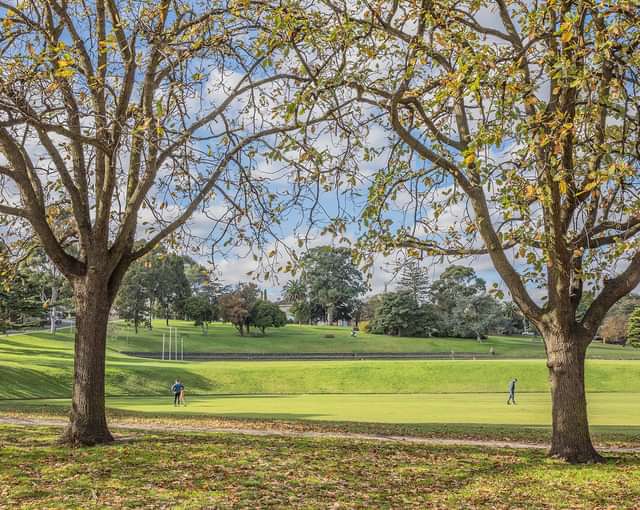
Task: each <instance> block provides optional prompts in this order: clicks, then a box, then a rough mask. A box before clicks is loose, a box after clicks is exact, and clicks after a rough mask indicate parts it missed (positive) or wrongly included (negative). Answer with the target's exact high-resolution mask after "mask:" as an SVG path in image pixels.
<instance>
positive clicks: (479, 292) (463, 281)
mask: <svg viewBox="0 0 640 510" xmlns="http://www.w3.org/2000/svg"><path fill="white" fill-rule="evenodd" d="M429 295H430V301H431V303H433V305H434V308H435V310H436V316H437V327H436V328H435V329H436V332H437V334H438V335H439V336H452V337H462V338H473V337H475V338H477V339H478V340H481V339H482V338H483V337H484V336H485V335H486V334H487V333H489V331H490V330H492V329H495V328H496V327H497V326H498V324H499V323H500V321H501V320H502V319H503V317H504V316H503V313H502V309H501V307H500V304H499V303H498V302H497V301H496V299H495V298H494V297H493V296H491V295H489V294H488V293H487V292H486V284H485V281H484V280H483V279H482V278H479V277H478V276H477V275H476V272H475V271H474V270H473V269H472V268H470V267H464V266H449V267H448V268H447V269H445V270H444V272H443V273H442V274H441V275H440V277H439V278H438V279H437V280H436V281H435V282H433V285H431V287H430V289H429Z"/></svg>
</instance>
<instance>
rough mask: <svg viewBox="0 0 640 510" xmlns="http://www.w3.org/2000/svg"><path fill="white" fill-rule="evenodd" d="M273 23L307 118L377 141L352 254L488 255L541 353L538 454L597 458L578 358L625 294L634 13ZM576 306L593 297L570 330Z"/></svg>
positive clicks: (630, 278) (639, 67)
mask: <svg viewBox="0 0 640 510" xmlns="http://www.w3.org/2000/svg"><path fill="white" fill-rule="evenodd" d="M273 7H274V11H273V12H274V14H273V16H272V21H273V29H274V34H275V35H274V37H280V38H282V37H283V35H282V34H283V33H289V34H295V37H292V38H291V42H290V44H291V46H292V48H293V49H294V50H295V51H297V52H298V53H299V54H302V55H304V56H305V57H306V60H307V65H306V66H305V67H304V69H305V70H306V71H307V73H308V75H309V76H310V77H312V78H313V80H314V83H315V84H317V86H318V88H320V87H321V86H322V85H323V84H325V83H328V82H330V83H332V84H334V85H335V88H334V91H333V92H332V94H326V93H322V92H318V94H316V95H313V96H311V97H312V102H313V104H314V105H318V104H320V103H321V102H323V101H325V102H327V103H331V102H333V101H335V98H336V97H353V98H355V99H356V100H357V102H358V103H359V104H360V107H359V108H355V107H354V108H352V109H351V113H352V114H353V116H354V120H355V121H354V123H353V125H352V128H353V133H355V134H362V133H363V132H365V129H366V127H369V128H370V129H372V130H373V129H379V128H382V129H388V130H390V132H392V133H393V136H391V137H389V143H388V144H387V147H385V148H381V147H380V144H379V141H378V144H377V146H374V147H373V148H368V149H367V150H366V151H365V156H366V155H371V153H372V151H373V156H374V157H375V155H376V154H380V153H381V151H384V152H385V156H386V158H387V159H388V164H386V165H385V167H384V168H383V169H381V170H380V171H379V172H377V174H375V175H374V176H373V177H372V178H371V181H372V182H373V185H372V186H370V188H369V195H368V198H369V200H368V207H367V208H366V210H365V212H364V221H365V224H366V225H368V226H369V227H370V230H369V236H368V237H367V238H366V239H365V240H364V241H365V242H364V243H363V244H365V245H366V246H367V248H368V249H371V248H374V249H375V250H377V251H379V250H381V251H390V250H393V249H396V248H398V247H403V248H405V249H409V250H411V251H412V253H415V254H416V255H420V254H423V255H427V256H429V255H433V256H471V255H479V254H487V255H488V258H489V259H490V261H491V263H492V264H493V267H494V268H495V269H496V271H497V272H498V273H499V275H500V276H501V278H502V280H503V282H504V284H505V285H506V287H507V289H508V291H509V292H510V294H511V297H512V299H513V301H514V302H515V303H516V304H517V305H518V306H519V307H520V309H521V310H522V311H523V313H524V314H525V316H526V317H527V318H528V319H529V320H530V321H531V322H532V323H533V324H534V325H535V327H536V328H537V329H538V330H539V331H540V332H541V334H542V335H543V337H544V342H545V346H546V352H547V366H548V369H549V379H550V383H551V396H552V401H553V405H552V423H553V433H552V440H551V450H550V453H551V454H552V455H555V456H558V457H561V458H563V459H567V460H569V461H573V462H589V461H598V460H600V459H601V457H600V455H598V453H597V452H596V451H595V449H594V447H593V445H592V442H591V437H590V433H589V426H588V419H587V399H586V395H585V385H584V361H585V356H586V351H587V347H588V345H589V344H590V342H591V341H592V339H593V337H594V335H595V333H596V331H597V330H598V327H599V326H600V324H601V322H602V320H603V318H604V317H605V315H606V313H607V310H608V309H609V308H611V307H612V306H613V305H614V304H615V302H616V301H618V300H619V299H620V298H621V297H622V296H624V295H625V294H627V293H629V292H630V291H631V290H632V289H634V288H635V287H636V286H637V285H638V283H640V250H639V249H638V241H639V238H638V233H639V232H640V214H639V213H638V206H639V205H640V204H639V199H638V184H639V183H638V166H639V162H640V153H639V152H640V151H639V148H640V136H639V134H640V121H639V120H638V119H639V118H640V115H639V112H640V110H639V106H640V105H639V103H640V94H639V93H638V92H639V90H638V87H639V85H640V83H638V80H639V76H640V51H639V47H640V31H638V29H637V27H638V24H639V23H640V12H639V10H638V6H637V2H636V1H635V0H619V1H616V2H593V1H591V0H575V1H570V0H553V1H552V0H541V1H539V2H533V3H532V2H521V1H517V0H491V1H489V0H462V1H460V0H455V1H454V0H443V1H438V2H432V1H426V0H425V1H409V0H400V1H394V2H369V1H365V0H355V1H353V2H343V1H340V0H314V1H311V0H299V1H298V2H292V3H288V4H287V5H286V7H283V6H281V4H279V5H278V6H276V5H274V6H273ZM338 89H339V92H338V91H337V90H338ZM310 102H311V100H310V101H299V103H298V107H299V108H308V106H309V103H310ZM378 140H379V139H378ZM351 147H357V146H356V145H355V144H353V143H352V145H351ZM376 149H378V150H377V152H376ZM365 159H367V158H365ZM368 159H371V158H368ZM364 177H366V178H369V175H368V174H365V175H364ZM403 211H404V212H403ZM534 287H540V288H541V289H543V290H544V291H546V297H545V299H544V300H539V299H536V298H535V295H534V294H533V293H532V292H531V289H532V288H534ZM587 291H589V292H593V293H594V295H595V297H594V299H593V302H592V303H591V304H590V305H589V307H588V308H587V310H586V312H585V313H584V314H583V315H582V316H577V314H576V310H577V309H578V307H579V305H580V302H581V300H582V297H583V295H585V294H586V293H587Z"/></svg>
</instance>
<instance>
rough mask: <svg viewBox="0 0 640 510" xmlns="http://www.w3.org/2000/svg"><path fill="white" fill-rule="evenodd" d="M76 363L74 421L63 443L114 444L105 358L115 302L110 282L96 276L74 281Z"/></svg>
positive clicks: (71, 419)
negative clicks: (106, 402)
mask: <svg viewBox="0 0 640 510" xmlns="http://www.w3.org/2000/svg"><path fill="white" fill-rule="evenodd" d="M74 291H75V296H74V297H75V306H76V336H75V363H74V373H73V397H72V403H71V413H70V422H69V425H68V427H67V429H66V430H65V432H64V434H63V437H62V440H63V442H66V443H68V444H71V445H94V444H99V443H108V442H111V441H113V436H112V435H111V433H110V432H109V428H108V427H107V417H106V411H105V356H106V344H107V325H108V322H109V310H110V308H111V303H110V300H109V297H108V285H107V279H106V278H105V277H102V275H100V276H98V275H96V274H95V273H93V274H90V275H88V276H87V277H85V278H84V279H83V280H79V281H76V282H74Z"/></svg>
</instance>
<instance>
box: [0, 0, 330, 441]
mask: <svg viewBox="0 0 640 510" xmlns="http://www.w3.org/2000/svg"><path fill="white" fill-rule="evenodd" d="M236 13H237V11H236V9H235V7H234V4H233V3H228V2H224V1H204V0H202V1H200V0H177V1H169V0H158V1H157V2H147V1H144V0H96V1H90V2H82V1H78V0H68V1H67V0H24V1H21V2H19V4H16V3H14V2H4V1H2V2H0V219H2V220H3V223H4V227H3V237H5V238H6V239H13V238H16V237H21V236H24V237H29V236H30V233H31V232H33V233H34V234H35V239H37V241H38V243H40V244H41V245H42V248H43V249H44V250H45V251H46V253H47V255H48V256H49V257H50V259H51V260H52V261H53V263H54V264H55V265H56V266H57V267H58V269H59V271H60V272H61V273H62V274H63V275H64V276H65V277H66V278H67V279H68V280H69V282H70V283H71V286H72V288H73V292H74V299H75V308H76V318H77V323H76V325H77V328H76V332H77V333H76V338H75V365H74V383H73V398H72V405H71V413H70V423H69V426H68V428H67V430H66V431H65V436H64V437H65V438H66V440H67V441H68V442H69V443H74V444H75V443H83V444H94V443H102V442H108V441H111V440H112V436H111V434H110V432H109V429H108V427H107V420H106V415H105V402H104V387H105V380H104V377H105V348H106V331H107V321H108V317H109V310H110V308H111V305H112V303H113V300H114V298H115V296H116V293H117V291H118V288H119V286H120V283H121V281H122V278H123V276H124V275H125V273H126V271H127V269H128V267H129V266H130V265H131V264H132V263H133V262H134V261H135V260H137V259H139V258H140V257H142V256H143V255H145V254H146V253H149V252H150V251H151V250H152V249H153V248H154V247H155V246H156V245H157V244H158V243H159V242H160V241H161V240H163V239H166V238H170V242H176V241H177V240H183V241H184V240H185V236H187V234H190V235H191V236H193V235H195V234H196V232H195V231H193V230H191V231H188V230H184V229H183V227H184V225H185V223H186V221H187V220H188V219H189V217H190V216H191V215H192V214H193V213H194V212H197V213H198V215H200V219H201V220H204V221H205V222H208V223H209V224H210V225H211V229H210V230H214V231H215V235H214V236H208V235H207V234H202V236H201V237H204V238H209V240H211V238H212V237H213V238H215V239H221V238H222V237H223V236H225V235H226V236H227V239H229V238H230V229H231V228H234V227H236V231H237V234H236V235H235V236H233V237H232V240H233V241H238V242H242V241H243V240H246V239H247V238H248V237H249V236H250V235H251V232H252V231H260V232H264V231H265V229H266V228H267V225H268V223H269V222H270V221H273V220H274V219H277V214H270V213H269V210H270V208H271V206H272V205H273V204H274V201H275V200H276V199H277V197H276V195H274V194H273V193H271V192H269V190H267V189H266V188H265V185H264V184H261V182H264V177H260V176H258V175H253V174H251V170H252V168H253V163H252V158H253V156H254V155H255V154H256V151H257V150H258V149H259V147H260V144H259V142H261V143H265V144H267V147H268V150H269V151H271V152H272V151H274V150H276V149H277V148H278V147H279V141H278V140H279V139H281V138H282V139H285V138H286V139H290V138H287V137H284V136H280V135H281V134H282V133H293V132H294V131H297V130H298V129H299V127H300V126H301V125H302V124H305V125H311V124H313V123H314V122H315V121H316V120H318V118H322V117H323V115H322V113H321V112H319V110H318V109H315V110H314V112H313V114H310V115H307V116H305V117H304V119H299V118H298V117H296V116H294V115H286V116H285V115H280V114H279V113H280V110H277V109H276V108H275V106H276V105H277V104H286V103H287V97H288V96H287V94H289V91H290V90H291V88H290V86H289V85H290V84H292V83H293V82H296V76H294V75H293V74H292V73H279V72H277V71H276V70H274V68H273V67H272V66H271V62H272V58H271V54H272V53H274V52H276V51H277V50H278V47H279V45H278V44H275V45H271V46H269V47H264V46H262V45H261V44H260V46H258V45H257V44H256V43H255V42H256V39H257V37H258V35H259V34H260V31H259V29H257V27H256V24H255V23H254V22H253V21H251V20H245V19H243V18H242V17H240V16H237V15H236ZM315 114H317V115H318V118H316V117H315V116H314V115H315ZM307 141H310V140H307ZM265 150H266V147H265ZM291 150H295V147H293V148H292V149H291ZM289 153H290V154H291V151H289ZM285 162H286V161H285ZM225 202H226V205H223V204H224V203H225ZM211 203H215V204H216V205H217V206H218V207H217V208H214V209H211V208H209V205H210V204H211ZM252 204H253V205H255V207H257V208H258V209H259V210H260V213H261V214H260V215H259V216H258V217H257V218H256V219H255V220H254V221H247V222H243V221H242V220H240V219H238V218H246V217H247V216H248V215H250V211H251V210H252ZM276 210H277V209H276ZM247 223H248V224H247ZM200 225H202V222H201V223H200ZM27 229H28V230H27ZM201 230H202V229H200V230H199V231H198V232H200V231H201ZM181 235H183V236H182V237H180V236H181Z"/></svg>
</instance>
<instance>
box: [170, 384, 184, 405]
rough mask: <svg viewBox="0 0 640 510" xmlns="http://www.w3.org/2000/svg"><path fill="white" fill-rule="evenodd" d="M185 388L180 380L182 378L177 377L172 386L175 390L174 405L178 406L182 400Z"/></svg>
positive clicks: (173, 390) (172, 389)
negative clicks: (181, 396) (181, 395)
mask: <svg viewBox="0 0 640 510" xmlns="http://www.w3.org/2000/svg"><path fill="white" fill-rule="evenodd" d="M183 389H184V385H183V384H182V383H181V382H180V379H176V382H175V383H173V386H171V391H172V392H173V405H174V406H177V405H178V403H179V402H180V394H181V393H182V390H183Z"/></svg>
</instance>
